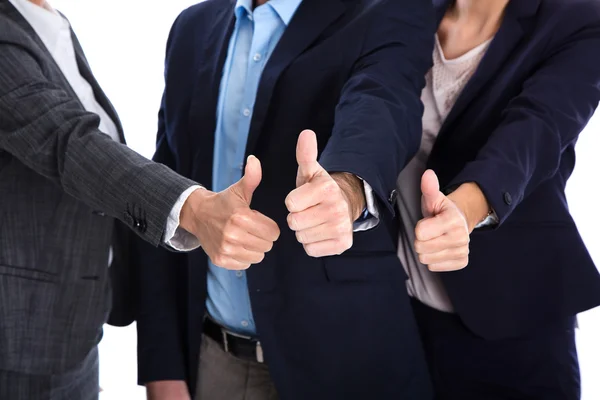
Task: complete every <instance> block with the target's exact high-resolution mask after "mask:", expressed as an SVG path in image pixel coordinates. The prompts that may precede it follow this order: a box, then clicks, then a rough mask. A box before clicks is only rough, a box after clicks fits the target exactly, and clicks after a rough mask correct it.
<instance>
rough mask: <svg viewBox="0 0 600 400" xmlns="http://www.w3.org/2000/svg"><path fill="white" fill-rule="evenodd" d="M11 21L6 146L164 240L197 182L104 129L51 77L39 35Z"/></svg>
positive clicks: (3, 96)
mask: <svg viewBox="0 0 600 400" xmlns="http://www.w3.org/2000/svg"><path fill="white" fill-rule="evenodd" d="M10 25H11V24H8V26H3V32H2V34H1V35H0V116H1V117H0V151H6V152H8V153H10V154H11V155H13V156H14V157H15V158H17V159H18V160H19V161H21V162H22V163H23V164H25V165H26V166H27V167H29V168H31V169H32V170H34V171H36V172H37V173H39V174H40V175H43V176H44V177H46V178H47V179H49V180H51V181H53V182H54V183H56V185H57V186H59V187H60V188H62V190H64V191H65V192H66V193H67V194H69V195H71V196H73V197H75V198H77V199H79V200H80V201H82V202H84V203H86V204H87V205H88V206H90V207H92V208H94V209H97V210H101V211H103V212H104V213H106V214H107V215H110V216H112V217H115V218H118V219H120V220H122V221H123V222H125V224H126V225H128V226H129V227H137V228H138V229H135V232H136V233H138V234H140V235H141V236H142V237H143V238H144V239H145V240H147V241H149V242H150V243H152V244H153V245H155V246H157V245H158V244H160V243H161V242H162V237H163V234H164V230H165V226H166V222H167V218H168V216H169V213H170V211H171V208H172V207H173V205H174V204H175V202H176V200H177V198H178V197H179V195H180V194H181V193H182V192H183V191H185V190H186V189H187V188H188V187H190V186H192V185H194V184H195V183H194V182H192V181H190V180H188V179H185V178H182V177H180V176H179V175H177V174H175V173H174V172H173V171H171V170H170V169H169V168H167V167H166V166H164V165H159V164H156V163H153V162H151V161H149V160H147V159H146V158H144V157H142V156H140V155H138V154H137V153H135V152H134V151H132V150H130V149H128V148H127V147H126V146H125V145H122V144H120V143H117V142H115V141H113V140H111V138H110V137H109V136H108V135H105V134H103V133H102V132H100V131H99V130H98V126H99V122H100V119H99V117H98V116H97V115H95V114H92V113H89V112H87V111H85V109H84V108H83V106H82V105H81V103H80V102H79V100H78V99H77V98H75V96H73V95H72V94H71V93H70V92H68V91H67V90H65V88H64V87H62V86H61V85H57V84H56V83H54V82H52V81H50V80H49V79H48V78H47V77H46V74H45V71H44V65H45V64H44V63H43V62H40V60H38V59H37V58H36V56H35V54H36V53H35V51H34V50H32V49H34V48H35V44H34V43H33V41H32V40H31V39H30V38H28V37H26V36H24V35H25V34H24V33H22V32H18V29H19V28H13V27H11V26H10ZM12 31H15V32H14V33H12Z"/></svg>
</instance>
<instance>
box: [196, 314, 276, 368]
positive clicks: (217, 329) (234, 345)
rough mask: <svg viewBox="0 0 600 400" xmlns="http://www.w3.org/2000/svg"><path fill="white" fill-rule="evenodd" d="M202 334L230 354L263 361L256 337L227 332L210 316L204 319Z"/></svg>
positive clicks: (247, 359) (248, 359) (243, 358)
mask: <svg viewBox="0 0 600 400" xmlns="http://www.w3.org/2000/svg"><path fill="white" fill-rule="evenodd" d="M203 330H204V334H205V335H206V336H208V337H209V338H211V339H212V340H214V341H215V342H217V343H218V344H219V345H220V346H221V348H222V349H223V350H224V351H225V352H227V353H230V354H231V355H233V356H235V357H237V358H240V359H242V360H246V361H254V362H258V363H261V364H262V363H264V362H265V360H264V358H263V351H262V346H261V345H260V342H259V341H258V340H256V339H253V338H250V337H247V336H242V335H237V334H235V333H232V332H229V331H227V330H226V329H224V328H223V327H221V326H220V325H219V324H217V323H216V322H215V321H213V320H212V319H210V318H208V317H207V318H205V319H204V329H203Z"/></svg>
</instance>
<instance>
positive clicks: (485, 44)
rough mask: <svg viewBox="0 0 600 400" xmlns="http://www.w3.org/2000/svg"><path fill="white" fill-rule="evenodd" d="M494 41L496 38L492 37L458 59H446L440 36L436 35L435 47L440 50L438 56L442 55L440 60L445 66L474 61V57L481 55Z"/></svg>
mask: <svg viewBox="0 0 600 400" xmlns="http://www.w3.org/2000/svg"><path fill="white" fill-rule="evenodd" d="M492 40H494V36H492V37H491V38H489V39H488V40H486V41H485V42H483V43H481V44H479V45H477V46H476V47H473V48H472V49H471V50H469V51H467V52H466V53H465V54H463V55H461V56H459V57H456V58H450V59H448V58H446V55H445V54H444V49H443V48H442V44H441V43H440V38H439V36H438V34H437V33H436V34H435V47H436V48H437V50H438V54H439V55H440V58H441V59H442V62H443V63H444V64H458V63H461V62H464V61H468V60H470V59H472V58H473V57H475V56H477V55H478V54H480V53H481V52H482V51H483V50H484V49H485V48H487V47H488V46H489V45H490V43H491V42H492Z"/></svg>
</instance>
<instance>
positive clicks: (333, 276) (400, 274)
mask: <svg viewBox="0 0 600 400" xmlns="http://www.w3.org/2000/svg"><path fill="white" fill-rule="evenodd" d="M323 263H324V268H325V274H326V276H327V279H328V280H329V281H330V282H348V283H352V282H377V281H381V282H385V281H390V280H393V279H402V280H406V274H405V272H404V269H403V268H402V264H401V263H400V260H399V259H398V256H397V255H396V253H388V252H381V253H379V252H365V253H357V252H350V253H344V254H342V255H341V256H334V257H327V258H325V259H323Z"/></svg>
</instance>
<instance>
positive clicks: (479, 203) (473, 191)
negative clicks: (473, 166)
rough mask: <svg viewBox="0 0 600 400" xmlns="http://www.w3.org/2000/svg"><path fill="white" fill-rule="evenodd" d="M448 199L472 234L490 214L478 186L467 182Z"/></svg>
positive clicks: (487, 204)
mask: <svg viewBox="0 0 600 400" xmlns="http://www.w3.org/2000/svg"><path fill="white" fill-rule="evenodd" d="M448 198H449V199H450V200H452V202H454V204H456V206H457V207H458V208H459V209H460V211H461V212H462V213H463V215H464V216H465V220H466V222H467V225H468V227H469V232H472V231H473V230H474V229H475V227H476V226H477V225H478V224H479V223H480V222H481V221H483V220H484V219H485V218H486V217H487V216H488V215H489V213H490V205H489V203H488V201H487V199H486V197H485V195H484V194H483V192H482V191H481V188H480V187H479V185H477V184H476V183H474V182H468V183H464V184H462V185H460V186H459V187H458V188H457V189H456V190H455V191H454V192H452V193H450V194H449V195H448Z"/></svg>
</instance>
